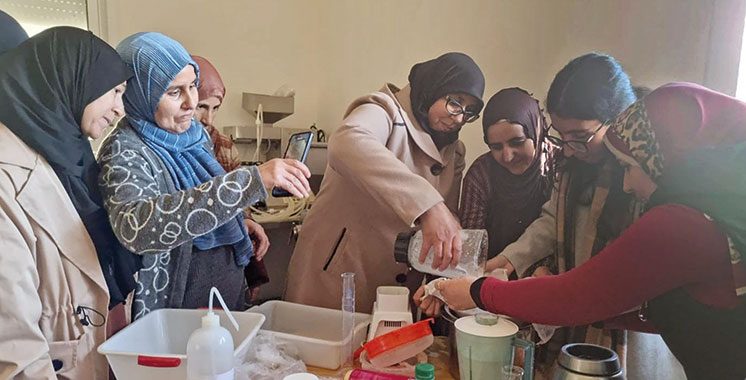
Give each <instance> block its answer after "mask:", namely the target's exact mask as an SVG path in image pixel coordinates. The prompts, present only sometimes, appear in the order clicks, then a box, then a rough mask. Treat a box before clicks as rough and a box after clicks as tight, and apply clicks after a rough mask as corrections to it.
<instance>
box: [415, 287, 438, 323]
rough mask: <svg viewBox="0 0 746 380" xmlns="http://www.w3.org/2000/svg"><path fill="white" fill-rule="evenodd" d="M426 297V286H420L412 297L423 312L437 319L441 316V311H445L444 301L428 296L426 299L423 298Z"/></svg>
mask: <svg viewBox="0 0 746 380" xmlns="http://www.w3.org/2000/svg"><path fill="white" fill-rule="evenodd" d="M424 295H425V285H422V286H420V288H419V289H417V291H416V292H414V296H413V297H412V298H413V299H412V300H413V301H414V304H415V305H417V307H419V308H420V310H422V312H423V313H425V314H426V315H427V316H430V317H437V316H439V315H440V311H441V310H442V309H443V301H441V300H440V299H438V298H437V297H433V296H427V297H425V298H424V299H423V298H422V296H424Z"/></svg>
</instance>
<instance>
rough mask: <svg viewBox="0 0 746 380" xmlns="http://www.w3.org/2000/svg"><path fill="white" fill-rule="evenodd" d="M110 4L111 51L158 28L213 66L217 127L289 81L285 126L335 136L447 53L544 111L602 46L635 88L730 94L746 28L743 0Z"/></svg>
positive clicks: (470, 145) (470, 132) (492, 87)
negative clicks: (224, 90)
mask: <svg viewBox="0 0 746 380" xmlns="http://www.w3.org/2000/svg"><path fill="white" fill-rule="evenodd" d="M107 1H108V2H107V11H108V35H109V41H110V42H111V43H112V44H116V43H118V42H119V41H120V40H121V39H122V38H124V37H126V36H127V35H129V34H131V33H134V32H137V31H143V30H156V31H161V32H164V33H166V34H168V35H170V36H172V37H174V38H176V39H177V40H179V41H181V42H182V43H183V44H184V45H185V46H186V48H187V49H188V50H189V51H190V52H192V53H196V54H200V55H204V56H205V57H207V58H208V59H210V60H211V61H212V62H213V63H214V64H215V65H216V66H217V68H218V70H220V72H221V75H222V76H223V79H224V80H225V82H226V85H227V87H228V96H227V99H226V104H225V106H224V111H222V113H221V114H220V115H219V118H218V124H219V125H236V124H248V123H249V115H248V113H246V112H244V111H243V110H242V109H241V108H240V93H241V92H242V91H253V92H267V93H272V92H274V90H275V89H276V88H277V87H279V86H280V85H281V84H283V83H288V84H289V85H291V86H292V87H294V88H295V89H296V91H297V95H296V114H295V115H293V116H291V117H289V118H288V119H286V120H284V121H282V122H280V123H278V124H280V125H285V126H290V127H304V126H308V125H310V124H311V123H313V122H316V123H317V125H318V126H319V127H321V128H324V129H327V130H333V129H334V128H336V126H337V124H338V123H339V120H340V118H341V115H342V113H343V112H344V110H345V108H346V107H347V104H348V103H349V102H350V101H351V100H352V99H354V98H355V97H357V96H360V95H362V94H365V93H368V92H370V91H372V90H376V89H378V88H380V86H381V85H382V84H383V83H384V82H386V81H390V82H393V83H396V84H399V85H404V84H406V78H407V74H408V73H409V68H410V67H411V66H412V65H413V64H414V63H416V62H419V61H422V60H426V59H429V58H432V57H435V56H437V55H439V54H441V53H444V52H447V51H463V52H465V53H467V54H469V55H471V56H472V57H473V58H474V59H475V61H476V62H477V63H478V64H479V65H480V66H481V67H482V70H483V71H484V73H485V76H486V79H487V90H486V93H485V100H486V99H488V98H489V96H491V95H492V94H494V93H495V92H496V91H497V90H499V89H501V88H503V87H507V86H521V87H524V88H526V89H527V90H529V91H531V92H533V93H534V94H535V95H536V96H537V97H538V98H539V99H541V100H542V101H543V99H544V97H545V94H546V91H547V89H548V87H549V84H550V82H551V80H552V78H553V76H554V74H555V73H556V72H557V71H558V70H559V69H560V68H561V67H562V66H563V65H564V64H565V63H567V62H568V61H569V60H570V59H572V58H573V57H575V56H577V55H580V54H583V53H585V52H588V51H593V50H596V51H602V52H606V53H609V54H612V55H614V56H615V57H616V58H618V59H619V60H620V61H621V62H622V64H623V66H624V67H625V68H626V70H627V71H628V72H629V74H630V76H631V77H632V80H633V82H634V83H636V84H642V85H647V86H649V87H655V86H658V85H660V84H663V83H665V82H668V81H674V80H680V81H681V80H683V81H692V82H698V83H704V84H706V85H707V84H709V85H711V86H713V87H715V88H718V89H720V90H721V91H726V92H730V93H732V92H733V89H734V86H735V76H734V75H735V74H733V71H734V70H735V72H737V63H738V62H737V59H738V56H739V51H740V46H741V44H740V41H741V35H740V34H741V33H742V30H743V18H744V17H743V16H744V15H743V9H744V1H743V0H625V1H616V0H556V1H552V0H523V1H514V0H503V1H497V0H469V1H461V2H454V1H452V0H355V1H347V0H315V1H303V0H297V1H293V0H275V1H259V0H222V1H210V2H208V1H204V0H157V1H155V0H148V1H145V0H127V1H121V0H107ZM726 9H727V10H728V11H724V10H726ZM739 12H740V15H739V14H738V13H739ZM734 14H735V16H734ZM723 20H725V21H723ZM723 22H726V23H727V25H726V26H727V28H724V27H723ZM194 25H198V26H194ZM713 25H715V28H713ZM713 41H714V42H713ZM728 41H732V45H733V46H728V45H729V42H728ZM731 49H732V50H731ZM708 54H709V57H708ZM729 86H733V87H729ZM462 140H464V142H465V143H466V145H467V160H468V161H471V160H473V159H474V158H475V157H477V156H478V155H479V154H481V153H482V152H484V151H486V147H485V146H484V144H483V143H482V138H481V126H480V125H479V122H477V123H476V125H472V126H468V127H467V128H465V129H464V131H463V133H462Z"/></svg>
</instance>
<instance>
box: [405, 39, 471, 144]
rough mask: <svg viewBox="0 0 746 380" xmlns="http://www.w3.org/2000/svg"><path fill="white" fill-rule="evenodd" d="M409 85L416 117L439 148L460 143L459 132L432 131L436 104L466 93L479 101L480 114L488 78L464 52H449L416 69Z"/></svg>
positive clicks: (417, 65) (413, 67)
mask: <svg viewBox="0 0 746 380" xmlns="http://www.w3.org/2000/svg"><path fill="white" fill-rule="evenodd" d="M409 85H410V86H411V87H412V93H411V95H410V100H411V101H412V109H413V111H414V116H415V118H416V119H417V121H418V122H419V123H420V125H421V126H422V128H423V129H424V130H425V131H426V132H427V133H428V134H430V136H431V137H432V138H433V141H434V142H435V145H436V146H437V147H438V149H440V148H442V147H444V146H446V145H448V144H450V143H452V142H454V141H456V140H457V139H458V133H459V131H455V132H450V133H443V132H438V131H435V130H433V129H432V128H430V122H429V121H428V117H427V114H428V111H429V110H430V106H432V105H433V103H435V102H436V101H437V100H438V99H440V98H442V97H444V96H446V95H447V94H456V93H462V94H467V95H471V96H473V97H475V98H477V102H478V103H477V104H478V106H479V108H478V109H477V110H476V112H479V111H481V110H482V106H484V103H483V102H482V95H484V75H483V74H482V70H480V69H479V66H477V64H476V63H475V62H474V60H473V59H471V57H469V56H468V55H466V54H463V53H446V54H443V55H441V56H440V57H438V58H435V59H431V60H429V61H426V62H421V63H418V64H416V65H414V66H412V70H410V71H409Z"/></svg>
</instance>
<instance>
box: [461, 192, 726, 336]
mask: <svg viewBox="0 0 746 380" xmlns="http://www.w3.org/2000/svg"><path fill="white" fill-rule="evenodd" d="M728 253H729V251H728V243H727V239H726V238H725V235H724V234H723V233H722V232H720V231H719V230H718V228H717V226H716V225H715V223H714V222H712V221H710V220H708V219H707V218H705V217H704V215H703V214H702V213H700V212H699V211H696V210H694V209H691V208H688V207H685V206H681V205H664V206H659V207H656V208H653V209H651V210H650V211H648V212H647V213H646V214H644V215H643V216H642V217H641V218H640V219H639V220H638V221H637V222H636V223H634V224H633V225H632V226H630V227H629V228H628V229H627V230H626V231H625V232H624V233H623V234H622V236H620V237H619V238H617V239H616V240H615V241H614V242H612V243H611V244H610V245H609V246H607V247H606V248H605V249H604V250H603V251H601V252H600V253H599V254H598V255H596V256H594V257H593V258H591V259H590V260H588V261H587V262H586V263H585V264H583V265H581V266H579V267H577V268H575V269H573V270H571V271H569V272H566V273H564V274H562V275H557V276H549V277H540V278H527V279H523V280H518V281H510V282H503V281H499V280H497V279H494V278H487V279H486V280H484V282H483V284H482V286H481V289H480V290H479V298H480V300H479V301H477V303H478V304H483V305H484V306H485V307H486V308H487V310H489V311H492V312H494V313H499V314H506V315H510V316H513V317H516V318H518V319H522V320H525V321H531V322H537V323H542V324H548V325H557V326H575V325H584V324H589V323H593V322H596V321H602V320H606V319H608V318H610V317H614V316H617V315H619V314H621V313H623V312H625V311H628V310H630V309H633V308H635V307H637V306H639V305H640V304H642V303H643V302H644V301H647V300H651V299H653V298H655V297H657V296H659V295H662V294H664V293H666V292H668V291H670V290H673V289H675V288H679V287H685V288H686V289H687V290H688V291H689V292H690V294H693V296H694V297H695V299H697V300H698V301H700V302H703V303H705V304H708V305H711V306H715V307H731V306H734V305H735V304H737V302H738V299H737V296H736V295H735V291H734V288H733V277H732V268H731V263H730V256H729V254H728ZM475 301H476V300H475Z"/></svg>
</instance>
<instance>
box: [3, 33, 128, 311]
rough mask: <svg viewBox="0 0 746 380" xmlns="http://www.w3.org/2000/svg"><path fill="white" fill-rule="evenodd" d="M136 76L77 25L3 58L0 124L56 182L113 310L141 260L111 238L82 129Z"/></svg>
mask: <svg viewBox="0 0 746 380" xmlns="http://www.w3.org/2000/svg"><path fill="white" fill-rule="evenodd" d="M131 76H132V72H131V71H130V69H129V68H127V66H126V65H125V64H124V62H123V61H122V59H121V58H119V55H118V54H117V52H116V51H115V50H114V49H113V48H112V47H111V46H109V45H108V44H107V43H106V42H104V41H103V40H101V39H100V38H98V37H96V36H94V35H93V33H91V32H88V31H85V30H82V29H77V28H72V27H55V28H51V29H47V30H45V31H43V32H41V33H39V34H38V35H36V36H34V37H32V38H29V39H28V40H26V41H25V42H23V43H22V44H21V45H19V46H18V47H17V48H15V49H13V50H11V51H9V52H7V53H6V54H3V55H2V56H0V104H2V107H0V122H2V123H3V124H5V125H6V126H7V127H8V128H9V129H10V130H11V131H13V133H14V134H15V135H16V136H18V137H19V138H20V139H21V140H23V142H25V143H26V145H28V146H30V147H31V148H32V149H34V150H35V151H36V152H38V153H39V154H40V155H42V156H43V157H44V158H45V159H46V160H47V162H49V164H50V165H51V166H52V169H54V171H55V173H56V174H57V177H59V179H60V182H61V183H62V186H63V187H64V188H65V191H66V192H67V195H68V196H69V197H70V200H71V201H72V203H73V206H75V209H76V210H77V211H78V214H79V215H80V218H81V219H82V220H83V224H85V227H86V229H87V230H88V234H89V235H90V236H91V239H92V240H93V243H94V245H95V246H96V251H97V252H98V258H99V262H100V264H101V268H102V270H103V273H104V277H105V278H106V283H107V285H108V287H109V294H110V296H111V302H110V306H113V305H116V304H117V303H119V302H121V301H122V300H124V297H125V296H126V295H127V293H129V291H131V290H132V289H134V286H135V281H134V278H133V274H134V273H135V272H136V271H137V270H138V269H139V266H140V261H139V257H137V256H135V255H134V254H133V253H131V252H129V251H127V250H126V249H124V248H123V247H122V246H121V245H120V244H119V241H118V240H117V239H116V237H115V236H114V232H113V231H112V229H111V224H110V223H109V219H108V216H107V213H106V210H105V209H104V208H103V202H102V199H101V194H100V193H99V190H98V185H97V180H98V174H99V167H98V164H97V163H96V160H95V158H94V156H93V152H92V150H91V145H90V143H89V142H88V138H87V137H86V136H85V135H83V133H82V132H81V129H80V123H81V119H82V117H83V110H84V109H85V107H86V106H87V105H88V104H90V103H91V102H93V101H94V100H96V99H98V98H99V97H100V96H102V95H104V94H105V93H106V92H108V91H109V90H111V89H112V88H114V87H115V86H116V85H118V84H120V83H122V82H125V81H126V80H127V79H128V78H130V77H131Z"/></svg>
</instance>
